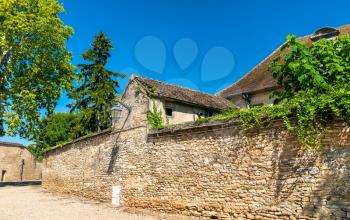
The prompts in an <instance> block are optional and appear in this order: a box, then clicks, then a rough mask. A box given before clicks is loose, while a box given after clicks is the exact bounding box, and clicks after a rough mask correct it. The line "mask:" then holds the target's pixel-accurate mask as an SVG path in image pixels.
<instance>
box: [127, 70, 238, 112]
mask: <svg viewBox="0 0 350 220" xmlns="http://www.w3.org/2000/svg"><path fill="white" fill-rule="evenodd" d="M132 79H134V80H136V81H137V82H139V83H140V84H141V85H142V86H143V88H144V89H146V90H147V93H148V94H149V95H151V96H153V97H158V98H163V99H166V100H170V101H171V100H174V101H178V102H182V103H186V104H189V105H194V106H200V107H204V108H208V109H214V110H221V109H225V108H228V107H230V106H232V103H231V102H229V101H228V100H226V99H225V98H222V97H220V96H215V95H210V94H206V93H202V92H199V91H195V90H192V89H188V88H184V87H181V86H175V85H170V84H166V83H163V82H160V81H157V80H153V79H149V78H144V77H140V76H135V75H134V76H133V77H132Z"/></svg>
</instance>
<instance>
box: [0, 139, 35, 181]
mask: <svg viewBox="0 0 350 220" xmlns="http://www.w3.org/2000/svg"><path fill="white" fill-rule="evenodd" d="M40 179H41V163H38V162H37V161H36V160H35V157H34V156H33V155H32V154H31V153H30V152H29V151H28V150H27V149H26V148H25V147H23V146H20V145H18V146H17V144H12V143H11V144H10V143H9V144H8V143H0V181H3V182H18V181H28V180H40Z"/></svg>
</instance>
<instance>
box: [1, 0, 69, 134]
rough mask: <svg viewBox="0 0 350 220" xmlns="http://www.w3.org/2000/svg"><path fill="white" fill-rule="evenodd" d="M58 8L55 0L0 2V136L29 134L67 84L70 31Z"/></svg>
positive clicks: (35, 128)
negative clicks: (67, 43)
mask: <svg viewBox="0 0 350 220" xmlns="http://www.w3.org/2000/svg"><path fill="white" fill-rule="evenodd" d="M61 12H63V7H62V6H61V5H60V4H59V3H58V1H57V0H35V1H33V0H5V1H0V135H4V134H5V132H6V133H7V134H9V135H15V134H19V135H20V136H22V137H25V138H28V139H33V138H34V137H35V135H36V133H37V132H38V125H39V124H40V118H41V116H42V114H43V113H46V114H51V113H52V112H53V110H54V108H55V106H56V104H57V100H58V98H59V97H60V95H61V92H62V90H69V89H70V87H71V82H72V72H73V66H72V65H71V54H70V53H68V52H67V50H66V46H65V42H66V40H67V39H68V38H69V37H70V36H71V34H72V33H73V30H72V28H71V27H69V26H65V25H64V24H63V22H62V20H61V19H60V18H59V14H60V13H61ZM5 124H7V128H8V129H7V130H6V131H5V126H4V125H5Z"/></svg>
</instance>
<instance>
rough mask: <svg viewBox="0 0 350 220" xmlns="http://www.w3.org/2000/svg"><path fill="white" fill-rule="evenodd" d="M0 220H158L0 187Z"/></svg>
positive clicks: (29, 188) (35, 191) (37, 190)
mask: <svg viewBox="0 0 350 220" xmlns="http://www.w3.org/2000/svg"><path fill="white" fill-rule="evenodd" d="M0 219H1V220H14V219H16V220H17V219H21V220H61V219H62V220H63V219H64V220H67V219H68V220H75V219H76V220H85V219H86V220H90V219H91V220H99V219H101V220H102V219H103V220H110V219H113V220H114V219H116V220H124V219H125V220H151V219H152V220H153V219H159V218H158V217H147V216H144V215H137V214H129V213H124V212H122V211H120V210H118V209H116V208H113V207H111V206H110V205H108V204H104V203H102V204H99V203H96V202H93V201H89V200H81V199H78V198H75V197H73V198H71V197H67V196H62V195H56V194H52V193H48V192H45V191H44V190H42V189H41V188H40V186H25V187H23V186H21V187H10V186H8V187H0ZM161 219H168V218H161ZM171 219H172V218H171Z"/></svg>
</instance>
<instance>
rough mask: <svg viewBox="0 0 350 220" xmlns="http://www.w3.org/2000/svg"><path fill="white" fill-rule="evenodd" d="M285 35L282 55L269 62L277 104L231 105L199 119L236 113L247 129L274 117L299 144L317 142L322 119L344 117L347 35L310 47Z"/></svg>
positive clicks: (349, 109) (349, 80)
mask: <svg viewBox="0 0 350 220" xmlns="http://www.w3.org/2000/svg"><path fill="white" fill-rule="evenodd" d="M287 39H288V42H287V43H286V44H285V45H284V46H283V47H282V51H283V53H284V55H281V56H279V57H277V58H275V59H274V60H273V62H272V63H271V64H270V70H271V72H272V75H273V76H274V77H276V78H277V79H278V82H279V84H280V85H281V87H282V90H280V91H278V92H275V94H274V95H275V97H276V98H277V99H276V104H278V105H273V106H258V107H253V108H252V109H247V110H241V109H238V110H237V109H234V110H232V109H231V110H227V111H225V112H223V113H222V114H220V115H218V116H215V117H213V118H210V119H203V120H202V121H208V120H218V119H233V118H236V119H240V120H242V122H243V124H244V125H246V126H247V127H249V128H251V127H256V126H268V124H269V123H270V122H271V121H272V120H276V119H279V120H282V121H283V122H284V124H285V126H286V127H287V128H288V130H289V131H291V132H292V133H294V134H295V135H296V136H297V137H298V140H299V141H300V143H302V144H303V145H304V146H306V147H307V148H315V147H319V146H320V140H319V135H320V134H321V132H322V130H323V128H324V125H325V124H326V123H327V122H329V121H331V120H333V119H334V118H339V119H343V120H349V119H350V37H349V36H347V35H346V36H340V37H337V38H335V39H322V40H320V41H318V42H316V43H314V44H313V45H312V46H307V45H305V44H304V43H303V42H301V41H299V40H297V39H296V38H295V37H294V36H291V35H289V36H288V38H287ZM283 53H282V54H283Z"/></svg>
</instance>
